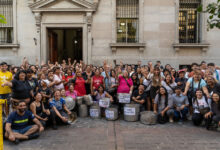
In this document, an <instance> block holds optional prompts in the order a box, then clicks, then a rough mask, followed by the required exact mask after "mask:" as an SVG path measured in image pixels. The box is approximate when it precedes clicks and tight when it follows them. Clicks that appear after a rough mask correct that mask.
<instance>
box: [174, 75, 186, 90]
mask: <svg viewBox="0 0 220 150" xmlns="http://www.w3.org/2000/svg"><path fill="white" fill-rule="evenodd" d="M175 82H176V83H178V82H181V83H182V84H181V85H177V86H179V87H180V88H181V90H182V91H184V90H185V86H186V82H187V79H186V78H176V79H175Z"/></svg>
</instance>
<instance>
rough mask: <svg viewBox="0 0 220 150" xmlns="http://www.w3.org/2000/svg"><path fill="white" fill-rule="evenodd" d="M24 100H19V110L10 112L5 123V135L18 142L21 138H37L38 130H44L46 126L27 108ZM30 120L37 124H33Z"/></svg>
mask: <svg viewBox="0 0 220 150" xmlns="http://www.w3.org/2000/svg"><path fill="white" fill-rule="evenodd" d="M26 108H27V106H26V103H25V102H24V101H20V102H18V106H17V110H16V111H14V112H12V113H10V115H9V117H8V119H7V121H6V125H5V137H6V138H7V139H9V140H10V141H12V142H15V143H16V144H17V143H18V142H19V140H28V139H33V138H37V137H38V136H39V133H38V132H42V131H43V130H44V127H43V126H42V124H41V123H40V121H39V120H38V119H37V118H35V117H34V115H33V114H32V113H31V112H30V111H27V110H26ZM30 121H33V122H34V123H35V124H34V125H31V124H30Z"/></svg>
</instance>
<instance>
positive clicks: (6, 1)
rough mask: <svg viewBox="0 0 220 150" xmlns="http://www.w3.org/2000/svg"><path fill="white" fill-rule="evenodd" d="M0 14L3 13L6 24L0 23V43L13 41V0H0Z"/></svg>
mask: <svg viewBox="0 0 220 150" xmlns="http://www.w3.org/2000/svg"><path fill="white" fill-rule="evenodd" d="M0 14H2V15H4V16H5V18H6V21H7V24H0V44H8V43H12V42H13V0H1V1H0Z"/></svg>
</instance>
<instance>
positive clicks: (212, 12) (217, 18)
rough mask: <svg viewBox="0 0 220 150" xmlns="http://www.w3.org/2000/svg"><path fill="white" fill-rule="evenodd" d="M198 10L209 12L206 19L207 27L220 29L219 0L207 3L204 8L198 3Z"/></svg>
mask: <svg viewBox="0 0 220 150" xmlns="http://www.w3.org/2000/svg"><path fill="white" fill-rule="evenodd" d="M198 12H201V13H208V14H209V17H208V19H207V23H208V29H213V28H215V27H216V28H218V29H220V0H216V2H213V3H210V4H208V5H207V6H206V8H205V9H203V6H202V5H200V6H199V8H198Z"/></svg>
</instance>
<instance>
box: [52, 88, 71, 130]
mask: <svg viewBox="0 0 220 150" xmlns="http://www.w3.org/2000/svg"><path fill="white" fill-rule="evenodd" d="M60 96H61V95H60V91H59V90H56V91H55V93H54V99H53V100H52V101H51V102H50V107H51V111H50V112H51V119H52V123H53V129H54V130H57V121H61V122H62V123H64V124H68V115H71V111H69V110H68V109H67V107H66V105H65V100H64V99H63V98H61V97H60ZM65 111H66V112H67V113H66V112H65Z"/></svg>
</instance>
